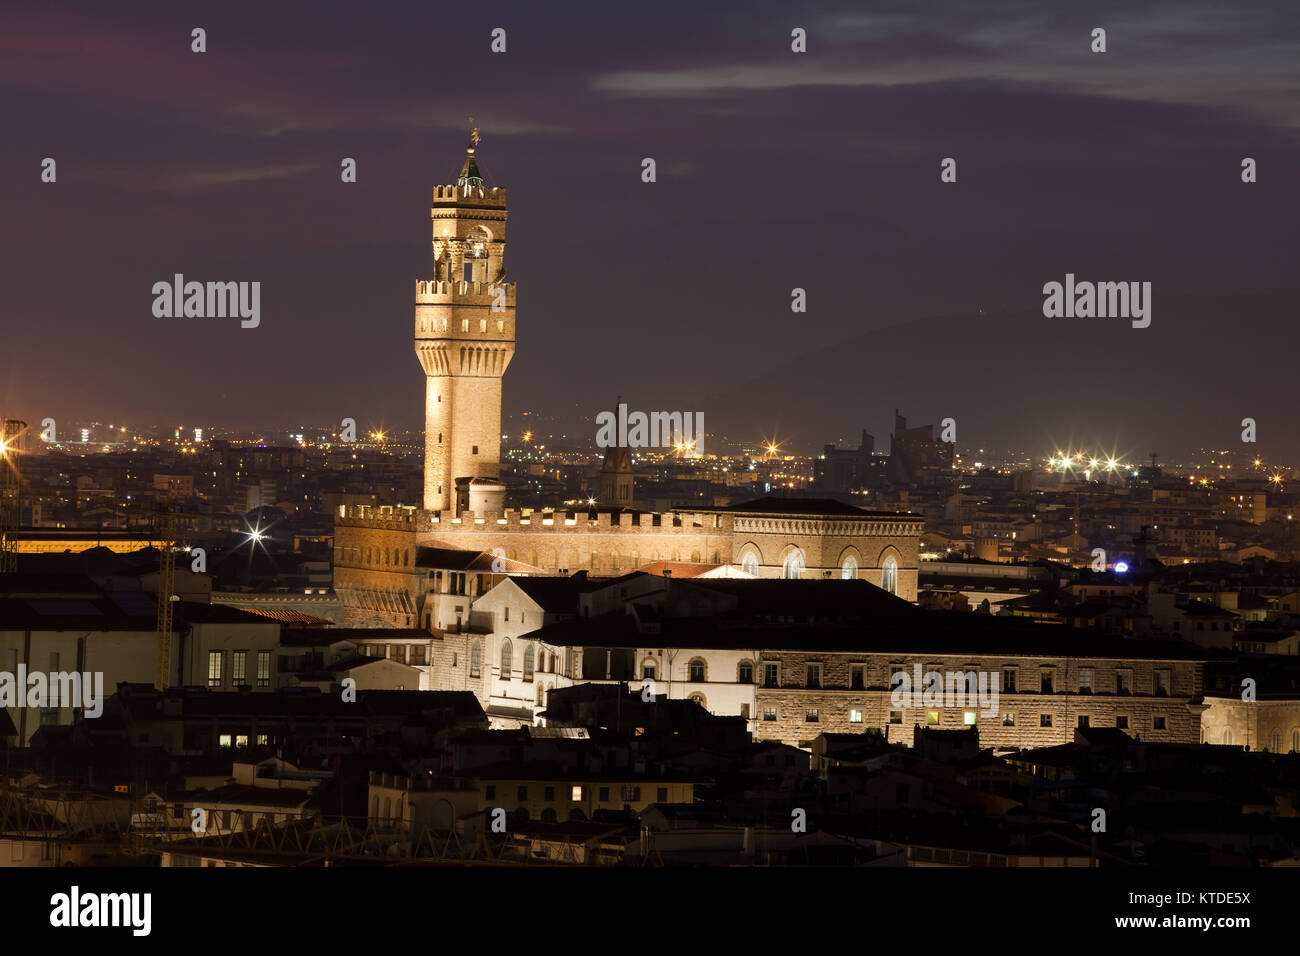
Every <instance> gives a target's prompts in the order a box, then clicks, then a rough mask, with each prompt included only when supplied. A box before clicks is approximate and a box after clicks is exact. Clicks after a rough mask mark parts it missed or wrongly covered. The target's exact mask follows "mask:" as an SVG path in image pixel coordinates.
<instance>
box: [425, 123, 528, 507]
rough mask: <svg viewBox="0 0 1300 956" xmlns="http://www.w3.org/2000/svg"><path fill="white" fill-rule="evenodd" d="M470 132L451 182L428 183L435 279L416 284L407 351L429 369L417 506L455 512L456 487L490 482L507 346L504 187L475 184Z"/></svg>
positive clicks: (511, 321) (511, 331) (496, 458)
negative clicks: (421, 479) (421, 498)
mask: <svg viewBox="0 0 1300 956" xmlns="http://www.w3.org/2000/svg"><path fill="white" fill-rule="evenodd" d="M477 145H478V130H477V129H475V130H474V131H473V133H472V135H471V146H470V147H469V149H468V150H466V155H465V165H464V166H462V167H461V171H460V176H459V177H458V178H457V180H456V184H455V185H454V186H435V187H433V208H432V210H431V215H432V220H433V262H434V274H433V279H432V280H431V281H429V280H423V281H419V282H417V283H416V284H415V354H416V355H417V356H418V357H419V359H420V365H421V366H422V367H423V368H424V374H425V376H426V378H427V387H426V391H425V403H424V430H425V434H424V507H425V510H427V511H454V512H456V513H459V512H460V511H461V510H462V508H463V506H464V505H463V500H462V501H458V498H457V494H456V491H457V486H458V485H459V486H460V487H461V488H462V490H467V489H468V486H469V484H470V482H471V481H472V480H473V479H480V481H479V482H476V483H475V484H476V485H479V486H481V485H489V486H491V487H493V488H495V487H496V485H495V481H496V479H498V478H499V477H500V474H501V377H502V376H503V375H504V374H505V370H506V366H507V365H509V364H510V359H511V358H512V357H513V356H514V353H515V285H514V283H513V282H507V281H506V272H505V250H506V191H505V188H504V187H500V186H492V187H487V186H484V185H483V176H482V174H481V173H480V172H479V168H478V163H477V162H476V161H475V158H474V148H475V147H476V146H477Z"/></svg>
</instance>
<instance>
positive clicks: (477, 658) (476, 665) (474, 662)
mask: <svg viewBox="0 0 1300 956" xmlns="http://www.w3.org/2000/svg"><path fill="white" fill-rule="evenodd" d="M482 670H483V642H482V641H480V640H478V639H477V638H475V640H474V643H473V644H471V645H470V648H469V676H470V677H478V676H479V674H480V673H481V672H482Z"/></svg>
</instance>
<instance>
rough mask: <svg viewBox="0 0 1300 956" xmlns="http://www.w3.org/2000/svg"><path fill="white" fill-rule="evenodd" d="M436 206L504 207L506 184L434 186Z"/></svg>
mask: <svg viewBox="0 0 1300 956" xmlns="http://www.w3.org/2000/svg"><path fill="white" fill-rule="evenodd" d="M433 203H434V205H435V206H494V207H499V208H502V209H504V208H505V205H506V187H505V186H434V187H433Z"/></svg>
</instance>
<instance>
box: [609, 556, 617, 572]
mask: <svg viewBox="0 0 1300 956" xmlns="http://www.w3.org/2000/svg"><path fill="white" fill-rule="evenodd" d="M609 569H610V570H611V571H617V570H618V552H617V551H612V552H610V555H609Z"/></svg>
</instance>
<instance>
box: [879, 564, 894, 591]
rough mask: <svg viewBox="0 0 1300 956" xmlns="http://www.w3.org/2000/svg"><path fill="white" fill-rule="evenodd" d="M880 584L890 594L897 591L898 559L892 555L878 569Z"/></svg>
mask: <svg viewBox="0 0 1300 956" xmlns="http://www.w3.org/2000/svg"><path fill="white" fill-rule="evenodd" d="M880 586H881V587H882V588H884V589H885V590H886V591H888V592H889V593H890V594H897V593H898V561H897V559H895V558H894V557H893V556H892V555H891V556H890V557H888V558H885V563H884V565H883V566H882V567H881V569H880Z"/></svg>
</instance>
